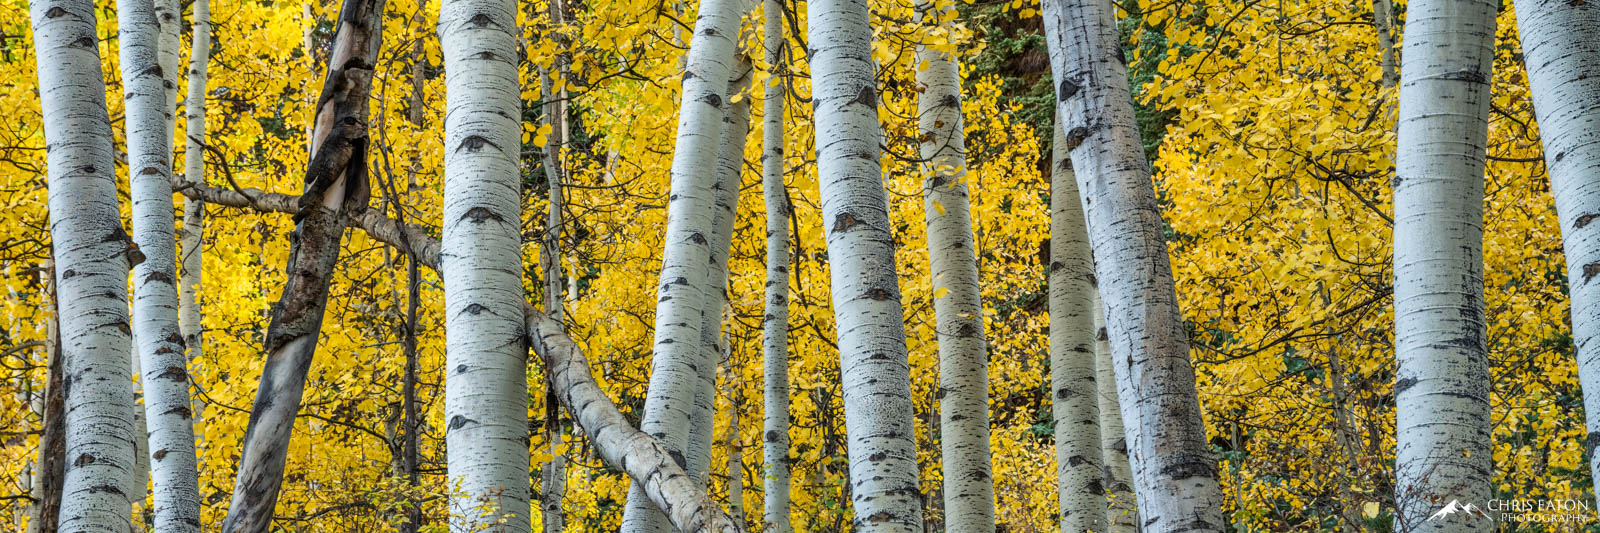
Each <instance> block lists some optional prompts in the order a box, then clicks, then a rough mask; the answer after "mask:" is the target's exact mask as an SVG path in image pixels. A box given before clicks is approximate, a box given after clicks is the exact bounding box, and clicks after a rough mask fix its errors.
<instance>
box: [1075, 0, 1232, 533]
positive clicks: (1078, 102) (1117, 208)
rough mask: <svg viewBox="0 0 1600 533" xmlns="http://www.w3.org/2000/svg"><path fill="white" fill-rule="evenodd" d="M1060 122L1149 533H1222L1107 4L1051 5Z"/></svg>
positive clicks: (1104, 0)
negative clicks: (1102, 305) (1126, 384)
mask: <svg viewBox="0 0 1600 533" xmlns="http://www.w3.org/2000/svg"><path fill="white" fill-rule="evenodd" d="M1043 4H1044V6H1043V7H1044V9H1043V11H1044V25H1045V38H1046V40H1047V41H1048V43H1049V48H1050V64H1051V67H1052V71H1053V72H1054V74H1055V80H1056V83H1057V84H1058V85H1059V87H1058V89H1057V90H1058V91H1059V92H1058V93H1057V95H1056V96H1057V98H1058V103H1057V113H1058V114H1057V116H1058V117H1059V119H1060V120H1061V122H1062V128H1063V129H1064V131H1065V137H1066V138H1065V139H1064V144H1065V146H1064V148H1065V149H1067V150H1069V153H1070V154H1071V156H1072V166H1073V169H1074V170H1075V171H1076V174H1077V178H1078V185H1079V190H1080V191H1081V194H1082V197H1083V204H1084V212H1085V216H1086V221H1087V223H1088V226H1089V242H1090V245H1091V247H1092V249H1093V250H1094V253H1095V274H1096V278H1097V280H1098V281H1099V287H1100V291H1101V296H1102V297H1103V298H1104V303H1105V313H1106V318H1107V321H1106V322H1107V328H1106V329H1107V334H1108V338H1109V341H1110V343H1111V355H1112V358H1113V360H1114V361H1115V362H1116V369H1117V370H1118V380H1119V381H1120V380H1123V379H1126V380H1128V381H1129V383H1131V384H1133V385H1134V386H1131V387H1127V388H1126V389H1123V388H1122V387H1119V391H1120V392H1125V393H1126V394H1125V395H1123V396H1122V398H1121V404H1122V409H1123V420H1124V422H1126V423H1127V425H1129V426H1135V427H1136V430H1135V429H1132V428H1130V429H1129V430H1128V432H1127V434H1128V437H1130V438H1132V437H1138V439H1137V440H1134V441H1131V442H1130V443H1131V446H1132V447H1137V448H1139V451H1138V452H1137V453H1136V454H1135V457H1136V459H1137V460H1139V461H1140V462H1142V463H1143V464H1140V465H1137V466H1136V467H1135V468H1134V476H1135V477H1134V485H1135V488H1136V489H1137V493H1138V500H1139V506H1140V508H1139V519H1140V521H1142V522H1143V524H1144V531H1146V532H1150V533H1161V532H1167V531H1222V530H1223V529H1224V528H1225V527H1226V523H1225V522H1224V521H1223V518H1222V491H1221V489H1220V488H1219V485H1218V483H1217V462H1216V458H1215V457H1213V456H1212V454H1211V451H1210V448H1209V446H1208V444H1207V442H1206V428H1205V422H1204V420H1203V419H1202V418H1201V414H1200V401H1199V398H1198V396H1197V394H1196V391H1195V374H1194V367H1193V366H1191V365H1190V362H1189V341H1188V337H1187V336H1186V333H1185V330H1184V324H1183V317H1182V315H1181V314H1180V313H1179V312H1178V301H1177V291H1176V290H1175V288H1174V286H1173V279H1172V266H1171V264H1170V260H1169V259H1168V257H1167V245H1166V240H1165V238H1164V236H1163V226H1164V225H1163V223H1162V220H1161V210H1160V209H1161V208H1160V206H1159V205H1158V204H1157V202H1156V196H1155V190H1154V187H1152V186H1151V181H1150V166H1149V163H1148V162H1146V161H1145V159H1144V150H1143V146H1142V144H1141V143H1140V141H1139V130H1138V124H1137V123H1136V122H1135V120H1134V115H1133V102H1132V95H1131V93H1130V92H1129V89H1128V76H1127V66H1126V65H1124V64H1123V63H1122V60H1121V58H1122V51H1121V47H1120V43H1119V41H1118V39H1117V28H1116V14H1115V11H1114V8H1113V5H1112V3H1111V2H1110V1H1109V0H1044V1H1043Z"/></svg>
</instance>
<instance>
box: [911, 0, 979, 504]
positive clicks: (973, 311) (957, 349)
mask: <svg viewBox="0 0 1600 533" xmlns="http://www.w3.org/2000/svg"><path fill="white" fill-rule="evenodd" d="M933 9H935V7H934V4H932V3H929V2H922V3H920V4H919V5H918V6H917V16H918V18H919V19H921V20H923V21H924V24H926V25H927V26H928V27H940V26H943V24H942V23H940V22H939V21H940V20H942V19H943V17H941V16H940V15H941V13H937V12H930V11H932V10H933ZM946 9H954V7H947V8H946ZM928 21H932V22H931V23H930V22H928ZM917 63H918V64H919V65H923V64H926V65H928V68H926V69H918V70H917V84H918V85H920V86H921V88H922V89H923V92H922V95H921V96H919V97H918V98H917V116H918V117H919V119H918V122H919V125H918V126H919V129H920V133H921V137H920V139H921V141H922V142H921V153H922V159H923V160H924V161H925V168H924V172H925V173H927V179H926V181H925V182H924V183H923V187H922V193H923V202H924V206H923V212H924V218H925V220H926V224H927V234H928V263H929V266H930V268H929V272H928V273H929V274H930V275H931V276H932V277H933V290H934V300H933V310H934V317H935V320H936V328H935V329H936V330H937V331H938V339H939V396H940V398H942V399H941V400H940V401H939V429H940V432H939V434H940V446H939V449H940V454H941V455H942V456H943V458H944V460H943V462H942V463H943V467H944V487H943V490H942V491H941V492H943V493H944V511H945V514H944V516H945V527H946V531H949V532H951V533H972V532H978V533H981V532H992V531H994V527H995V524H994V477H993V475H992V474H991V471H992V467H991V465H990V464H989V461H990V459H989V458H990V453H989V357H988V354H987V351H988V350H987V347H986V346H985V344H986V340H985V338H984V328H983V302H982V293H981V291H980V290H979V287H978V256H977V253H976V252H975V251H974V245H973V236H972V216H971V214H970V211H971V202H970V201H969V199H968V197H967V194H968V192H967V183H966V179H967V149H966V133H965V132H964V131H963V129H962V119H961V65H959V64H958V63H957V62H956V61H955V59H954V58H951V57H949V56H947V55H945V54H943V53H940V52H939V51H938V50H935V49H933V48H931V47H927V46H918V47H917Z"/></svg>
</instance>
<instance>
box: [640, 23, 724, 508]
mask: <svg viewBox="0 0 1600 533" xmlns="http://www.w3.org/2000/svg"><path fill="white" fill-rule="evenodd" d="M739 15H740V13H739V1H738V0H704V1H703V2H702V3H701V4H700V15H699V19H697V20H696V21H695V30H694V34H695V38H694V40H693V42H692V43H691V44H690V46H689V54H688V58H687V60H686V62H685V63H684V75H683V96H682V104H681V107H680V108H679V110H678V138H677V142H676V146H675V149H674V151H673V156H672V180H671V188H672V194H671V200H669V203H668V206H667V230H666V235H665V238H664V239H663V242H665V243H666V245H665V250H663V252H662V259H661V275H660V281H659V285H657V293H656V295H657V297H656V319H655V347H654V350H653V358H652V360H651V372H650V386H649V388H648V390H647V391H646V393H645V404H644V416H643V420H642V422H641V424H640V426H641V427H640V429H641V430H643V431H644V432H645V433H647V434H649V435H651V436H653V437H655V438H657V439H659V440H660V441H661V442H662V444H663V445H665V446H666V449H667V450H669V451H670V452H672V453H674V454H677V455H678V456H680V457H684V456H685V453H686V451H687V448H688V447H689V444H690V438H689V434H690V427H691V421H692V419H693V417H694V416H693V413H694V412H695V410H696V405H695V400H696V396H697V395H698V394H699V390H700V386H699V385H700V372H701V370H700V369H703V368H705V367H707V366H714V365H715V364H716V359H715V358H714V357H713V356H712V354H710V353H706V351H705V350H704V346H703V344H702V343H701V339H700V331H701V329H702V325H703V322H704V320H703V318H702V317H701V312H703V311H704V310H705V309H706V308H707V306H708V304H709V302H711V301H712V300H713V299H712V298H711V295H709V294H706V291H705V288H706V286H707V283H708V281H709V276H710V270H711V267H710V266H709V265H711V264H712V241H711V238H712V225H713V219H714V214H713V211H714V210H715V206H716V191H715V187H716V183H717V164H716V163H717V155H718V151H719V147H720V146H721V141H722V132H723V130H724V129H725V128H724V124H723V122H724V120H725V117H724V115H725V109H726V108H725V107H724V106H725V105H727V100H728V94H727V91H728V80H729V79H730V77H729V74H730V71H731V70H732V68H731V67H732V62H733V52H734V38H735V37H736V36H737V32H738V29H739ZM685 464H693V463H690V462H688V461H687V460H686V458H685ZM690 470H693V469H692V468H691V469H690ZM644 489H645V488H644V487H641V486H639V485H638V484H634V485H633V487H632V488H630V489H629V491H628V505H627V507H626V508H625V509H624V511H623V517H622V530H623V531H625V532H628V533H644V532H656V531H665V530H666V527H667V522H666V520H665V519H664V517H663V516H662V513H661V512H662V510H658V509H657V508H656V507H655V506H654V505H653V504H652V503H651V502H650V500H649V499H648V498H647V497H646V494H645V491H644ZM668 511H670V510H668Z"/></svg>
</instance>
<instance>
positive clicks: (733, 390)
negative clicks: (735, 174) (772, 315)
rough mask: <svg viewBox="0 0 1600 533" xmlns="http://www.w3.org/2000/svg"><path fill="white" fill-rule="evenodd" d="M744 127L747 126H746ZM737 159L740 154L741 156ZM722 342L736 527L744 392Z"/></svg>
mask: <svg viewBox="0 0 1600 533" xmlns="http://www.w3.org/2000/svg"><path fill="white" fill-rule="evenodd" d="M746 87H749V85H748V84H747V85H746ZM746 100H748V98H747V99H746ZM746 107H749V106H748V104H746ZM745 129H746V130H748V129H749V128H745ZM740 144H743V143H740ZM741 153H742V152H741ZM740 159H741V160H742V159H744V158H742V157H741V158H740ZM722 346H723V349H722V365H723V369H724V370H726V371H727V374H725V378H724V381H725V382H726V383H727V384H728V388H729V390H728V431H727V432H726V433H724V435H726V436H727V442H726V443H725V444H726V445H727V447H728V454H727V455H728V458H727V465H726V470H727V476H728V516H729V517H731V518H733V523H734V524H737V525H738V526H739V528H740V529H746V526H745V519H744V443H743V442H741V441H740V440H739V436H740V434H741V431H740V429H739V424H740V421H739V420H740V418H739V411H740V407H741V406H742V405H743V403H744V395H743V394H741V393H740V392H739V391H741V390H743V389H742V388H741V386H742V385H741V384H739V383H738V381H737V380H739V379H740V378H739V376H741V375H742V374H741V373H740V372H739V367H737V366H735V361H734V360H733V341H732V340H731V339H729V338H728V335H723V337H722Z"/></svg>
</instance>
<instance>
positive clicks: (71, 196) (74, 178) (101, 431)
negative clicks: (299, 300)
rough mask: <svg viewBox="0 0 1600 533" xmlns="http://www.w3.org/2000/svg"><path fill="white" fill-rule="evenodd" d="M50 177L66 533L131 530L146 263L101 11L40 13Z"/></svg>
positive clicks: (48, 8) (38, 47)
mask: <svg viewBox="0 0 1600 533" xmlns="http://www.w3.org/2000/svg"><path fill="white" fill-rule="evenodd" d="M30 7H31V15H32V19H33V35H34V50H35V56H36V57H37V59H38V65H37V66H38V75H39V100H40V111H41V112H42V113H43V115H44V136H45V143H46V145H47V146H48V147H49V149H48V150H46V154H47V159H48V174H49V191H50V194H49V200H50V240H51V242H52V243H53V247H54V250H55V273H56V283H57V295H58V296H59V299H58V302H59V303H58V312H59V314H60V316H59V321H60V322H59V323H60V325H61V333H62V338H61V342H62V356H63V357H64V359H63V364H64V370H65V373H66V374H65V378H64V380H63V382H64V383H65V382H70V383H71V386H70V387H71V391H70V392H65V391H64V392H65V394H64V396H65V397H66V420H65V423H66V459H67V464H66V469H67V471H66V479H65V480H64V481H63V487H62V499H61V510H60V521H59V524H60V528H59V530H60V531H63V532H68V533H76V532H91V531H94V532H98V531H128V530H130V529H131V528H132V527H133V524H132V523H131V522H130V521H129V518H130V514H131V512H132V502H131V498H132V497H133V496H134V495H132V494H128V493H127V492H126V491H125V490H124V483H125V481H126V480H127V479H128V477H129V469H131V468H133V467H134V465H135V463H136V461H135V460H134V437H135V435H134V431H135V430H134V425H133V409H134V408H133V390H132V388H131V387H130V386H129V384H130V383H132V382H133V377H132V376H131V375H130V374H129V365H128V354H130V353H132V351H131V341H130V338H129V337H130V331H131V329H130V328H131V325H130V323H129V320H128V296H127V280H128V278H127V276H128V269H129V268H130V267H132V266H133V264H134V263H137V262H138V260H139V259H141V256H139V255H138V249H137V248H135V247H133V244H132V242H131V241H130V240H129V239H128V235H127V234H126V233H124V232H123V229H122V221H121V220H120V215H119V209H118V206H117V178H116V168H117V167H116V163H115V160H113V158H112V154H113V150H112V140H111V120H110V118H109V117H108V116H107V115H106V98H105V95H106V85H105V79H104V78H102V77H101V74H100V51H99V42H100V41H99V38H98V36H97V34H96V33H95V4H94V2H90V1H88V0H37V1H35V2H33V3H32V5H31V6H30Z"/></svg>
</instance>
